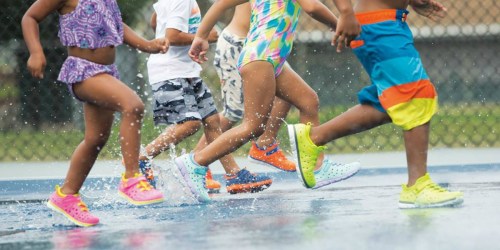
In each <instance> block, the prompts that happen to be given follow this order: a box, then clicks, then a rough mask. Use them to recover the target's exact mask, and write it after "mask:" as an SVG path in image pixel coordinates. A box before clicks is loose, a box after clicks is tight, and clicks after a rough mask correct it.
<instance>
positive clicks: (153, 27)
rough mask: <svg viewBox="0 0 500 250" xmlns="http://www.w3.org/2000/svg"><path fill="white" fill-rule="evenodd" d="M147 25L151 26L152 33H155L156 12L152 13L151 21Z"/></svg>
mask: <svg viewBox="0 0 500 250" xmlns="http://www.w3.org/2000/svg"><path fill="white" fill-rule="evenodd" d="M149 24H150V25H151V28H152V29H153V31H156V12H153V14H152V15H151V20H150V21H149Z"/></svg>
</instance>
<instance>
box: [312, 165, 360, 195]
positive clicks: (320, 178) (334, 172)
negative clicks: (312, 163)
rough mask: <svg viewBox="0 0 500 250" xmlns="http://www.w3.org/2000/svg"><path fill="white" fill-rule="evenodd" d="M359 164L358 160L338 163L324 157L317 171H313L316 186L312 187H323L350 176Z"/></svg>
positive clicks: (354, 172) (357, 169) (356, 170)
mask: <svg viewBox="0 0 500 250" xmlns="http://www.w3.org/2000/svg"><path fill="white" fill-rule="evenodd" d="M360 165H361V164H359V162H353V163H348V164H339V163H334V162H332V161H330V160H329V159H325V160H324V161H323V164H322V165H321V168H320V169H319V170H318V171H314V177H315V178H316V186H314V187H313V189H317V188H320V187H324V186H326V185H330V184H332V183H335V182H339V181H342V180H345V179H348V178H350V177H352V176H353V175H355V174H356V173H357V172H358V171H359V168H360Z"/></svg>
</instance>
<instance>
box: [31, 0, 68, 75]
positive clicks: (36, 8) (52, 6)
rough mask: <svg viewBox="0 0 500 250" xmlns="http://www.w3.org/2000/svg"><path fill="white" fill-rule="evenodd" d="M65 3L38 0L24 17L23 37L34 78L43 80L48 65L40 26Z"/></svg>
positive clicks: (62, 0)
mask: <svg viewBox="0 0 500 250" xmlns="http://www.w3.org/2000/svg"><path fill="white" fill-rule="evenodd" d="M65 2H66V1H65V0H38V1H36V2H35V3H33V5H31V7H30V8H29V9H28V10H27V11H26V13H25V14H24V16H23V19H22V21H21V26H22V29H23V37H24V41H25V43H26V46H27V47H28V50H29V52H30V57H29V59H28V64H27V66H28V70H29V71H30V73H31V75H32V76H33V77H36V78H40V79H42V78H43V72H44V70H45V65H46V59H45V54H44V53H43V48H42V44H41V43H40V31H39V28H38V24H39V23H40V22H41V21H43V20H44V19H45V18H46V17H47V16H48V15H49V14H50V13H52V12H54V11H56V10H58V9H60V8H61V7H62V6H64V3H65Z"/></svg>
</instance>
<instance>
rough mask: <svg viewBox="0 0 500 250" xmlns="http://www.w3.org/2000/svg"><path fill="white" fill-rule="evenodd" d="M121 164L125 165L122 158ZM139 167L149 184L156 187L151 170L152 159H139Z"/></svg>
mask: <svg viewBox="0 0 500 250" xmlns="http://www.w3.org/2000/svg"><path fill="white" fill-rule="evenodd" d="M122 165H123V166H125V160H124V159H123V158H122ZM139 169H140V170H141V173H142V174H143V175H144V177H146V179H147V180H148V182H149V184H151V186H153V187H154V188H156V179H155V176H154V172H153V161H152V160H139Z"/></svg>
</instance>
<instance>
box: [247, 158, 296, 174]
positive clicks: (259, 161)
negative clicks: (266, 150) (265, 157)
mask: <svg viewBox="0 0 500 250" xmlns="http://www.w3.org/2000/svg"><path fill="white" fill-rule="evenodd" d="M247 158H248V160H249V161H250V162H253V163H257V164H260V165H263V166H266V167H272V168H274V169H279V170H281V171H285V172H290V173H293V172H296V171H297V170H296V169H294V170H286V169H283V168H280V167H278V166H275V165H273V164H271V163H269V162H265V161H261V160H259V159H255V158H253V157H251V156H250V155H249V156H248V157H247Z"/></svg>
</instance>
